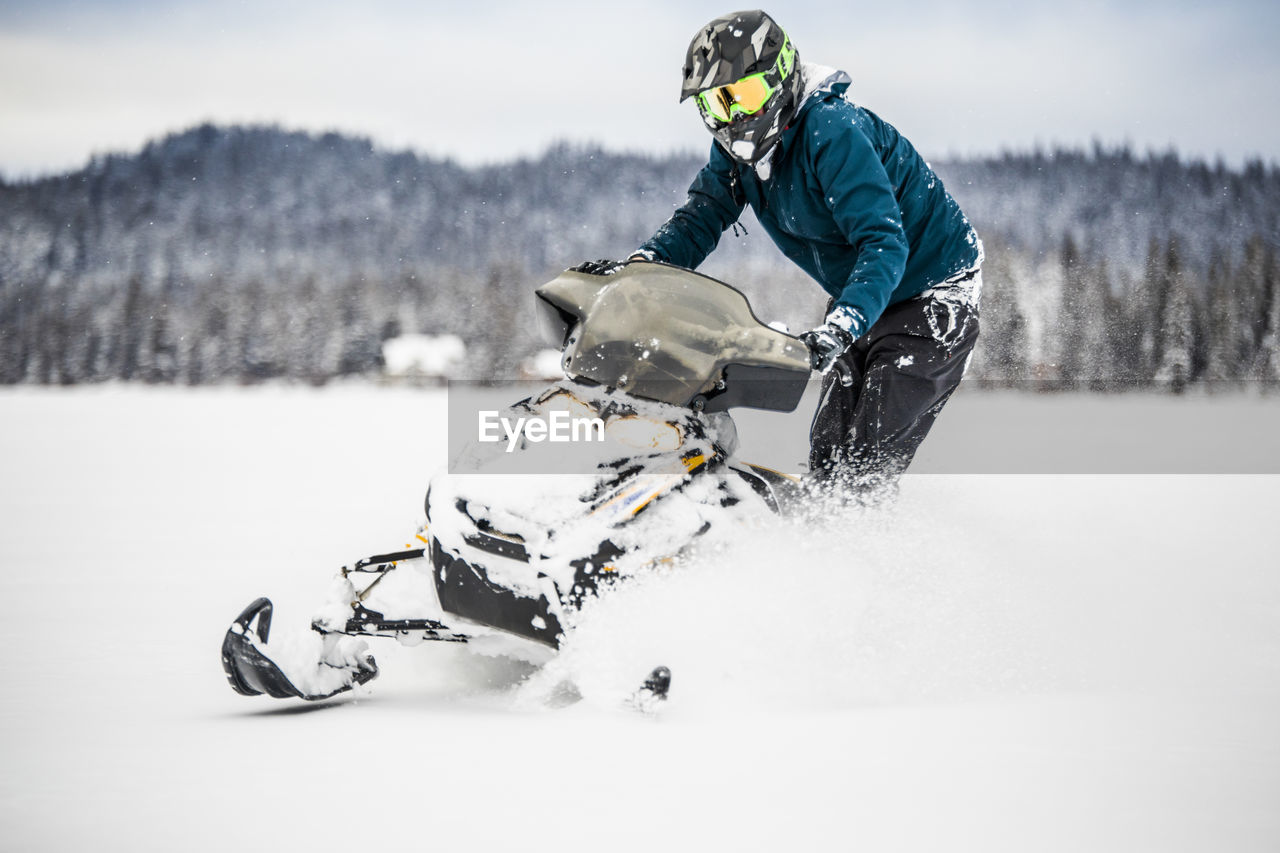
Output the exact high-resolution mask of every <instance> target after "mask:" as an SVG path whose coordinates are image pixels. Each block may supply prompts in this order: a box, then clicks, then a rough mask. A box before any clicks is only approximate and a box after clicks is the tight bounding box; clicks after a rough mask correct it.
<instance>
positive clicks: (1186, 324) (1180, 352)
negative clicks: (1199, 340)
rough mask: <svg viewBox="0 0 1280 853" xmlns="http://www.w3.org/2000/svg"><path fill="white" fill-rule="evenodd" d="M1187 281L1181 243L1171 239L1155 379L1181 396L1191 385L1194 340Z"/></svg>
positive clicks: (1164, 273)
mask: <svg viewBox="0 0 1280 853" xmlns="http://www.w3.org/2000/svg"><path fill="white" fill-rule="evenodd" d="M1187 279H1188V276H1187V275H1186V274H1185V273H1184V271H1183V269H1182V262H1181V259H1180V257H1179V249H1178V240H1177V238H1176V237H1171V238H1170V239H1169V245H1168V249H1167V251H1166V252H1165V262H1164V269H1163V271H1162V274H1161V277H1160V287H1161V288H1162V289H1163V293H1164V299H1163V300H1162V305H1161V313H1160V323H1159V327H1158V328H1159V334H1160V356H1159V366H1158V367H1157V368H1156V374H1155V379H1156V381H1157V382H1168V383H1169V387H1170V389H1171V390H1172V391H1173V392H1174V393H1175V394H1181V393H1182V392H1183V391H1184V390H1185V389H1186V386H1187V383H1188V382H1190V381H1191V364H1192V347H1193V345H1194V338H1193V334H1192V314H1191V311H1192V304H1191V292H1190V289H1189V287H1188V282H1187Z"/></svg>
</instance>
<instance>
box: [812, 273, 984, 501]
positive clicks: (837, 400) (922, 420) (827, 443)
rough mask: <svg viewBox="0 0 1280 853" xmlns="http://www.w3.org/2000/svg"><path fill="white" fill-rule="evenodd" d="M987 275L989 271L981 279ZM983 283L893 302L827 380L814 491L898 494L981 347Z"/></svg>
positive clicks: (874, 496)
mask: <svg viewBox="0 0 1280 853" xmlns="http://www.w3.org/2000/svg"><path fill="white" fill-rule="evenodd" d="M974 275H975V276H980V275H981V274H980V273H975V274H974ZM974 285H977V287H978V288H980V286H981V279H980V278H978V279H977V280H976V281H975V280H973V279H972V278H970V279H965V280H962V281H961V282H958V283H957V284H955V285H949V286H942V287H938V288H934V289H933V290H931V291H926V292H925V293H924V294H922V295H921V296H918V297H916V298H913V299H908V300H905V301H903V302H898V303H896V304H894V305H890V306H889V307H888V308H886V309H885V312H884V314H882V315H881V316H880V319H878V320H877V321H876V323H875V325H873V326H872V327H871V328H870V329H869V330H868V331H867V333H866V334H865V335H863V336H862V337H861V338H859V339H858V340H857V341H855V342H854V344H853V346H851V347H850V348H849V350H848V352H846V353H845V354H844V355H843V356H841V360H842V362H843V364H844V366H845V367H846V368H847V369H848V371H849V374H850V375H851V376H852V379H853V382H852V384H850V385H848V386H844V385H843V384H842V382H841V379H840V378H839V376H838V375H837V374H838V371H837V370H832V371H830V372H829V373H828V374H827V375H826V377H825V378H824V379H823V383H822V396H821V398H820V400H819V402H818V410H817V412H816V413H815V414H814V417H813V425H812V427H811V428H810V430H809V471H810V477H811V479H812V481H813V483H814V485H816V486H818V487H819V488H825V489H830V490H833V491H836V492H838V493H842V494H844V495H845V496H848V497H852V498H854V499H856V500H861V501H870V502H875V501H878V500H880V499H881V498H883V497H885V496H889V495H892V494H894V493H895V492H896V489H897V483H898V478H899V477H900V476H901V475H902V472H903V471H904V470H906V467H907V465H909V464H910V463H911V459H912V457H913V456H915V452H916V449H917V448H919V446H920V442H922V441H924V437H925V436H926V435H927V434H928V433H929V428H930V427H932V426H933V421H934V419H935V418H936V417H937V416H938V412H940V411H941V410H942V407H943V405H944V404H945V403H946V402H947V399H948V398H949V397H950V396H951V392H953V391H955V389H956V386H957V385H958V384H959V383H960V377H961V376H962V375H963V374H964V369H965V366H966V365H967V363H968V360H969V355H970V353H971V352H973V346H974V344H975V343H977V340H978V305H977V293H978V291H977V289H974Z"/></svg>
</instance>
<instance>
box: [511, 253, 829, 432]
mask: <svg viewBox="0 0 1280 853" xmlns="http://www.w3.org/2000/svg"><path fill="white" fill-rule="evenodd" d="M537 295H538V297H539V300H540V308H541V310H542V311H543V313H544V317H543V320H544V328H547V329H549V337H550V338H552V342H553V343H556V344H558V345H561V346H563V347H564V368H565V372H566V373H567V374H568V375H569V376H570V377H571V378H574V379H579V380H586V381H589V382H594V383H597V384H600V385H604V386H607V387H610V388H616V389H618V390H621V391H624V392H626V393H628V394H631V395H633V396H636V397H643V398H646V399H650V400H658V401H660V402H663V403H670V404H672V405H676V406H685V407H689V408H693V409H699V410H706V411H720V410H724V409H727V408H730V407H732V406H750V407H753V408H761V409H775V410H779V411H791V410H792V409H794V408H795V407H796V405H797V404H798V403H799V401H800V396H801V395H802V394H803V393H804V386H805V383H806V382H807V380H808V377H809V354H808V350H807V349H806V347H805V345H804V344H803V343H802V342H801V341H800V340H799V339H797V338H794V337H792V336H791V335H788V334H786V333H784V332H779V331H777V330H775V329H771V328H769V327H768V326H766V325H764V324H763V323H761V322H760V321H759V320H758V319H757V318H756V316H755V315H754V314H753V313H752V311H751V306H750V305H749V304H748V303H747V298H746V297H745V296H743V295H742V294H741V293H740V292H738V291H737V290H734V289H733V288H732V287H730V286H729V285H727V284H724V283H723V282H720V281H716V280H715V279H713V278H708V277H707V276H704V275H700V274H698V273H695V272H690V271H689V270H686V269H683V268H680V267H675V266H670V265H668V264H660V263H650V262H645V261H636V262H632V263H629V264H627V265H626V266H624V267H623V268H621V269H620V270H618V271H617V272H615V273H613V274H611V275H591V274H589V273H582V272H574V271H572V270H569V271H566V272H564V273H562V274H561V275H560V276H559V277H558V278H556V279H555V280H554V281H551V282H549V283H547V284H545V285H543V286H542V287H540V288H539V289H538V291H537ZM557 335H559V336H558V337H557Z"/></svg>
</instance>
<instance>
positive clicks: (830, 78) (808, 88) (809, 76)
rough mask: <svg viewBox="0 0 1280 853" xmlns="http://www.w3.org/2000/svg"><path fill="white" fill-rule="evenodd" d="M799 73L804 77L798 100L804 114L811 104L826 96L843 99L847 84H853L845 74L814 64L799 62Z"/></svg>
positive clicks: (851, 79)
mask: <svg viewBox="0 0 1280 853" xmlns="http://www.w3.org/2000/svg"><path fill="white" fill-rule="evenodd" d="M800 72H801V74H803V75H804V76H803V78H802V79H803V80H804V94H803V95H802V96H801V98H800V111H801V112H804V110H805V109H806V108H807V107H808V106H809V104H810V103H811V102H814V101H818V100H821V99H822V98H823V97H825V96H827V95H837V96H839V97H844V94H845V92H846V91H847V90H848V88H849V84H850V83H852V82H853V78H851V77H850V76H849V75H848V74H846V73H845V72H843V71H840V70H839V69H836V68H832V67H831V66H829V65H819V64H818V63H816V62H801V63H800ZM815 96H816V97H815Z"/></svg>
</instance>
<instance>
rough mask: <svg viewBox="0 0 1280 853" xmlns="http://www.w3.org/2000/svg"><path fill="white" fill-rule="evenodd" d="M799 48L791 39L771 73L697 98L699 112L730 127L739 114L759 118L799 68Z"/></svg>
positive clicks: (747, 78) (763, 72) (779, 55)
mask: <svg viewBox="0 0 1280 853" xmlns="http://www.w3.org/2000/svg"><path fill="white" fill-rule="evenodd" d="M795 62H796V49H795V48H794V47H792V46H791V41H790V40H787V41H786V42H785V43H784V44H783V45H782V50H780V51H779V52H778V60H777V62H775V63H774V64H773V67H772V68H770V69H769V70H768V71H761V72H759V73H757V74H748V75H747V76H746V77H743V78H742V79H741V80H739V81H737V82H736V83H726V84H725V85H723V86H716V87H715V88H714V89H707V90H705V91H702V92H699V93H698V94H697V95H695V96H694V98H695V100H696V101H697V104H698V109H699V110H701V111H702V114H703V115H704V116H706V117H707V118H710V119H714V120H715V121H717V122H720V123H722V124H728V123H729V122H731V121H732V120H733V117H734V116H736V115H748V116H750V115H755V114H756V113H758V112H760V110H762V109H763V108H764V105H765V104H767V103H769V99H770V98H772V97H773V95H774V93H775V92H777V91H778V90H779V89H780V88H782V81H783V80H785V79H786V78H787V75H788V74H790V73H791V69H792V68H794V67H795Z"/></svg>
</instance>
